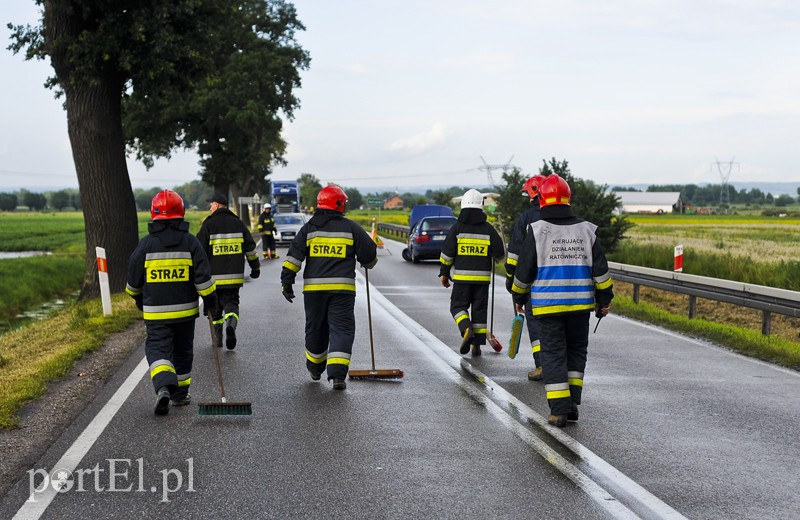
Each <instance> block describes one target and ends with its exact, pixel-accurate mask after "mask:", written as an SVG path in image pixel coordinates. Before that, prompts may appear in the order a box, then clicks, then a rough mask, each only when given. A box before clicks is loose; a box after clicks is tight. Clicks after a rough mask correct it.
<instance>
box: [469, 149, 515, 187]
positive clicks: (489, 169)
mask: <svg viewBox="0 0 800 520" xmlns="http://www.w3.org/2000/svg"><path fill="white" fill-rule="evenodd" d="M512 160H514V156H513V155H512V156H511V159H509V160H508V162H507V163H505V164H486V161H485V160H484V159H483V156H481V162H482V163H483V166H478V170H480V171H482V172H486V178H487V179H488V180H489V186H491V187H494V186H495V183H494V179H493V178H492V170H503V173H507V172H508V170H510V169H512V168H516V166H514V165H513V164H511V161H512Z"/></svg>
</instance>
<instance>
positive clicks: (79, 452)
mask: <svg viewBox="0 0 800 520" xmlns="http://www.w3.org/2000/svg"><path fill="white" fill-rule="evenodd" d="M147 368H148V365H147V359H146V358H142V360H141V361H140V362H139V364H138V365H136V368H134V369H133V371H132V372H131V373H130V375H128V377H127V379H125V382H124V383H122V384H121V385H120V387H119V388H118V389H117V391H116V392H114V395H112V396H111V399H109V400H108V402H107V403H106V404H105V406H103V408H102V409H101V410H100V412H98V414H97V415H96V416H95V417H94V419H92V422H90V423H89V425H88V426H87V427H86V428H85V429H84V430H83V432H81V434H80V435H79V436H78V438H77V439H75V442H73V443H72V445H71V446H70V447H69V449H67V451H66V452H65V453H64V455H63V456H62V457H61V458H60V459H59V460H58V462H56V463H55V465H54V466H53V469H56V468H58V469H59V470H61V469H63V470H65V471H67V472H68V473H70V474H71V473H72V472H73V471H75V468H77V467H78V464H80V462H81V460H83V457H84V456H86V453H87V452H88V451H89V449H91V447H92V446H93V445H94V443H95V442H96V441H97V439H98V438H99V437H100V435H101V434H102V433H103V431H104V430H105V429H106V426H108V424H109V423H110V422H111V419H113V418H114V416H115V415H116V414H117V412H118V411H119V409H120V408H121V407H122V405H123V404H125V401H126V400H127V399H128V397H129V396H130V395H131V393H132V392H133V389H134V388H136V385H138V384H139V383H140V382H141V380H142V377H143V376H144V375H145V374H147ZM57 494H58V491H56V490H55V488H54V487H53V486H52V485H49V486H47V488H45V489H44V490H43V491H41V492H32V493H31V495H30V496H29V497H28V500H27V501H26V502H25V503H24V504H23V505H22V507H20V508H19V510H18V511H17V514H16V515H14V520H36V519H38V518H40V517H41V516H42V514H44V512H45V510H46V509H47V507H48V506H49V505H50V503H51V502H52V501H53V499H54V498H55V497H56V495H57Z"/></svg>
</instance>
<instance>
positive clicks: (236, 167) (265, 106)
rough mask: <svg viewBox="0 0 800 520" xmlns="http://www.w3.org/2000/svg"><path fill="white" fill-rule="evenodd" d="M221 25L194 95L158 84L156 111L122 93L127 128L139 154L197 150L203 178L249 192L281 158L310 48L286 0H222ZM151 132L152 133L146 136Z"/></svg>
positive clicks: (261, 185) (222, 189)
mask: <svg viewBox="0 0 800 520" xmlns="http://www.w3.org/2000/svg"><path fill="white" fill-rule="evenodd" d="M218 5H219V6H220V7H221V11H220V16H219V20H220V24H219V27H218V28H217V29H216V32H215V38H214V40H213V41H212V42H211V46H210V48H209V49H208V51H207V58H208V59H209V60H210V61H211V62H212V63H213V67H212V68H210V69H209V70H208V71H207V73H206V74H205V75H204V77H202V78H201V79H200V80H199V81H196V82H195V85H194V88H193V90H192V95H191V96H186V95H184V93H183V92H182V90H181V89H180V88H178V89H169V88H165V89H162V91H161V92H160V95H159V101H158V103H159V108H160V109H159V111H158V113H159V114H160V117H159V118H158V119H157V120H155V121H153V118H152V117H148V116H149V114H150V112H151V108H150V104H151V102H150V100H147V99H142V98H138V97H128V98H126V100H125V109H126V110H125V113H126V118H125V127H126V129H129V130H130V132H129V135H128V137H129V145H130V147H131V149H133V150H135V151H136V153H137V156H138V157H139V158H141V159H143V160H144V161H145V164H152V161H153V159H154V158H155V157H169V155H170V153H171V150H172V149H173V148H175V147H183V148H186V149H195V150H196V151H197V153H198V154H199V155H200V165H201V166H202V178H203V180H204V181H205V182H206V183H207V184H209V185H211V186H213V187H214V189H215V191H217V192H219V193H225V194H227V193H229V192H231V193H232V195H233V197H234V199H237V198H238V197H239V196H240V195H247V196H252V195H253V193H256V192H261V193H264V190H265V189H266V188H267V187H268V186H267V183H266V177H267V175H268V174H269V173H270V171H271V170H270V169H271V167H272V166H273V165H274V164H285V161H284V160H283V154H284V152H285V150H286V142H285V141H284V140H283V138H282V137H281V131H282V128H283V120H282V119H281V114H282V115H283V116H284V117H285V118H287V119H288V120H292V119H293V117H294V111H295V109H296V108H297V107H299V100H298V99H297V97H296V96H295V91H296V89H297V88H299V87H300V70H302V69H306V68H308V64H309V61H310V58H309V55H308V53H307V52H306V51H304V50H303V49H302V48H301V47H300V46H299V45H298V43H297V42H296V40H295V33H296V31H300V30H304V27H303V25H302V24H301V23H300V21H299V20H298V18H297V13H296V11H295V8H294V6H293V5H292V4H290V3H287V2H285V1H283V0H221V1H220V2H218ZM151 136H152V137H153V138H154V139H151V138H150V137H151Z"/></svg>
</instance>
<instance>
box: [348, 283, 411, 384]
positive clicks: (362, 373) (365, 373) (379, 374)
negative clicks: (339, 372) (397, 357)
mask: <svg viewBox="0 0 800 520" xmlns="http://www.w3.org/2000/svg"><path fill="white" fill-rule="evenodd" d="M364 280H365V281H366V284H367V318H368V321H369V353H370V355H371V356H372V370H351V371H350V379H361V380H365V381H369V380H379V379H401V378H402V377H403V371H402V370H400V369H399V368H390V369H384V370H376V369H375V345H374V341H373V339H372V308H371V306H370V298H369V269H367V268H364Z"/></svg>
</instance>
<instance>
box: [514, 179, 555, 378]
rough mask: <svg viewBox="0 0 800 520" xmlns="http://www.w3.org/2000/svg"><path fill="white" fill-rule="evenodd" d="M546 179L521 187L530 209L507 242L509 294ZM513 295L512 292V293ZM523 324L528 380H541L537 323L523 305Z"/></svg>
mask: <svg viewBox="0 0 800 520" xmlns="http://www.w3.org/2000/svg"><path fill="white" fill-rule="evenodd" d="M546 178H547V177H545V176H544V175H534V176H533V177H531V178H530V179H528V180H527V181H526V182H525V184H524V185H523V187H522V196H524V197H528V198H529V199H530V207H529V208H528V209H527V210H525V211H524V212H523V213H522V214H521V215H520V216H519V218H517V221H516V222H515V223H514V230H513V231H512V233H511V239H510V240H509V241H508V254H507V255H506V265H505V267H506V274H507V277H506V289H508V292H511V286H512V285H513V283H514V271H516V269H517V261H518V259H519V251H520V249H521V248H522V241H523V240H524V239H525V232H526V230H527V229H528V226H530V225H531V224H532V223H534V222H536V221H537V220H539V189H540V187H541V186H542V182H544V180H545V179H546ZM512 294H513V292H512ZM525 324H526V325H527V326H528V336H529V337H530V340H531V353H532V354H533V370H531V371H530V372H528V379H529V380H531V381H541V380H542V363H541V360H540V359H539V351H540V350H541V342H540V335H541V334H540V332H539V322H537V321H536V320H535V319H533V314H531V306H530V304H528V305H525Z"/></svg>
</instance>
